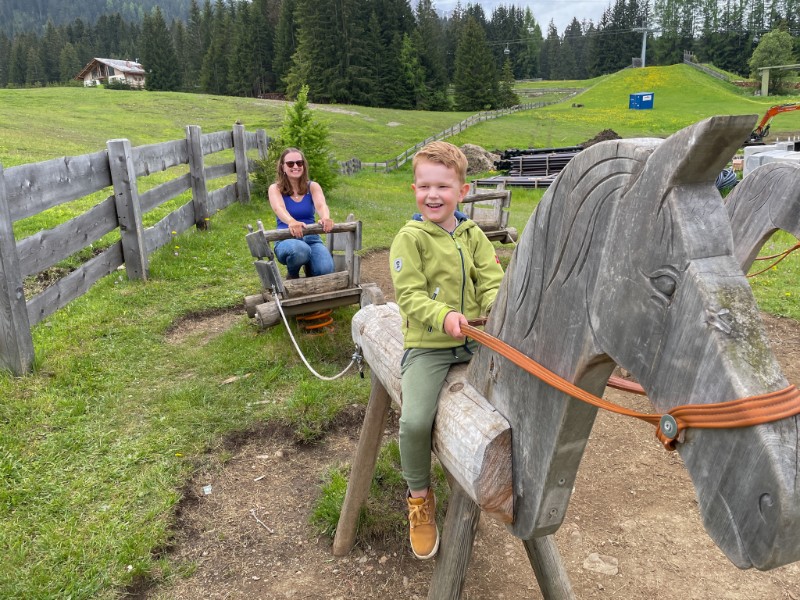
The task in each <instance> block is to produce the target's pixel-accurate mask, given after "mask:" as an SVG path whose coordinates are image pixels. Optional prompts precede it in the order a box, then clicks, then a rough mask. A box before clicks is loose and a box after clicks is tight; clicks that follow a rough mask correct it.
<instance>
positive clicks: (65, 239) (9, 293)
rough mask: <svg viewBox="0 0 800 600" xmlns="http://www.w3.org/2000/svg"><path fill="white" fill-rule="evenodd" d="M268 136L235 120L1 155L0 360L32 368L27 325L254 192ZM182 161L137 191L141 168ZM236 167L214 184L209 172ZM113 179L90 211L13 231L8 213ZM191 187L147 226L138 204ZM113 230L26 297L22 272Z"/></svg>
mask: <svg viewBox="0 0 800 600" xmlns="http://www.w3.org/2000/svg"><path fill="white" fill-rule="evenodd" d="M268 144H269V138H267V135H266V133H265V131H264V130H263V129H259V130H257V131H256V132H255V133H252V132H247V131H245V128H244V126H243V125H240V124H236V125H234V126H233V129H232V131H218V132H215V133H208V134H203V133H202V132H201V130H200V127H197V126H195V125H190V126H188V127H187V128H186V138H185V139H182V140H173V141H169V142H164V143H160V144H151V145H146V146H138V147H131V145H130V142H129V141H128V140H125V139H119V140H110V141H109V142H108V143H107V145H106V149H105V150H101V151H99V152H94V153H91V154H84V155H81V156H68V157H62V158H57V159H53V160H48V161H44V162H39V163H32V164H27V165H20V166H16V167H10V168H8V169H5V170H4V169H3V166H2V165H0V368H5V369H8V370H10V371H11V372H13V373H14V374H17V375H20V374H23V373H26V372H28V371H30V369H31V366H32V365H33V359H34V349H33V340H32V336H31V327H32V326H33V325H35V324H36V323H38V322H39V321H41V320H42V319H44V318H45V317H47V316H48V315H50V314H52V313H53V312H55V311H56V310H58V309H59V308H62V307H63V306H65V305H66V304H67V303H69V302H70V301H72V300H74V299H75V298H77V297H79V296H81V295H82V294H84V293H86V292H87V291H88V290H89V288H91V286H92V285H93V284H94V283H95V282H96V281H97V280H99V279H100V278H102V277H104V276H105V275H108V274H110V273H112V272H114V271H115V270H116V269H118V268H119V267H121V266H123V265H124V266H125V270H126V273H127V276H128V277H129V278H130V279H144V280H146V279H147V277H148V270H149V265H148V256H149V255H150V254H152V253H153V252H154V251H155V250H157V249H158V248H160V247H162V246H164V245H165V244H167V243H169V242H170V240H171V239H172V236H173V232H175V233H181V232H183V231H186V230H187V229H189V228H190V227H192V226H195V227H197V228H198V229H205V228H206V227H207V221H208V218H209V217H210V216H211V215H213V214H215V213H216V212H218V211H220V210H222V209H223V208H225V207H226V206H228V205H230V204H231V203H233V202H234V201H237V200H238V201H240V202H249V201H250V184H249V177H248V175H249V171H251V170H252V168H253V162H254V159H251V158H249V157H248V155H247V152H248V151H250V150H257V151H258V156H259V158H264V157H266V154H267V146H268ZM231 149H232V150H233V154H234V159H233V161H232V162H226V163H222V164H216V165H210V166H205V157H206V156H208V155H211V154H215V153H218V152H222V151H225V150H231ZM179 165H188V167H189V172H188V173H185V174H181V175H178V176H176V177H175V178H173V179H171V180H169V181H167V182H166V183H162V184H160V185H158V186H156V187H154V188H152V189H149V190H147V191H146V192H143V193H139V190H138V178H140V177H145V176H148V175H152V174H154V173H159V172H162V171H166V170H167V169H170V168H172V167H176V166H179ZM229 175H236V181H235V182H232V183H229V184H228V185H225V186H223V187H220V188H218V189H216V190H213V191H209V190H208V185H207V184H208V182H209V181H211V180H214V179H217V178H219V177H225V176H229ZM105 188H113V193H112V194H111V195H109V196H108V197H107V198H106V199H105V200H102V201H100V202H99V203H98V204H96V205H95V206H93V207H92V208H90V209H89V210H87V211H86V212H84V213H82V214H80V215H78V216H76V217H74V218H72V219H70V220H68V221H66V222H64V223H62V224H60V225H58V226H56V227H54V228H52V229H47V230H42V231H39V232H37V233H35V234H34V235H31V236H29V237H26V238H24V239H22V240H19V241H17V240H16V239H15V237H14V223H15V222H17V221H20V220H22V219H26V218H29V217H32V216H35V215H38V214H40V213H42V212H44V211H46V210H49V209H51V208H55V207H57V206H60V205H62V204H64V203H66V202H72V201H74V200H78V199H80V198H83V197H85V196H89V195H91V194H95V193H98V192H102V190H104V189H105ZM190 190H191V196H192V197H191V200H190V201H189V202H186V203H185V204H183V205H182V206H181V207H179V208H177V209H176V210H174V211H172V212H170V213H169V214H168V215H166V216H165V217H163V218H162V219H161V220H160V221H158V222H157V223H156V224H154V225H152V226H151V227H147V228H145V227H144V226H143V222H142V217H143V215H144V214H146V213H148V212H150V211H152V210H153V209H155V208H158V207H159V206H161V205H163V204H164V203H165V202H168V201H169V200H172V199H174V198H176V197H178V196H180V195H181V194H183V193H185V192H187V191H190ZM117 229H118V230H119V232H120V240H119V241H117V242H115V243H113V244H111V245H110V246H109V247H107V248H105V249H104V250H103V251H102V252H100V253H99V254H97V255H96V256H94V257H93V258H92V259H90V260H88V261H87V262H85V263H83V264H82V265H81V266H80V267H79V268H77V269H75V270H74V271H72V272H71V273H69V274H68V275H66V276H65V277H62V278H61V279H59V280H58V281H57V282H55V283H54V284H53V285H51V286H49V287H47V288H46V289H45V290H43V291H42V292H40V293H38V294H36V295H35V296H33V297H32V298H30V299H27V300H26V298H25V291H24V287H23V282H24V280H25V278H26V277H29V276H31V275H36V274H38V273H41V272H42V271H45V270H47V269H49V268H51V267H52V266H54V265H56V264H57V263H58V262H60V261H62V260H64V259H66V258H68V257H69V256H72V255H73V254H75V253H76V252H79V251H80V250H83V249H84V248H88V247H91V246H92V245H93V244H94V243H95V242H97V241H98V240H100V239H101V238H102V237H103V236H105V235H107V234H109V233H111V232H112V231H114V230H117Z"/></svg>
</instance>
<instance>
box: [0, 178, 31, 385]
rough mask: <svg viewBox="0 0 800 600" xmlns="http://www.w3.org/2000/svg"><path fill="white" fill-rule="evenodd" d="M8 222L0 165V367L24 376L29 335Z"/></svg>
mask: <svg viewBox="0 0 800 600" xmlns="http://www.w3.org/2000/svg"><path fill="white" fill-rule="evenodd" d="M12 225H13V223H12V222H11V209H10V208H9V206H8V193H7V192H6V182H5V176H4V175H3V165H2V164H0V368H2V369H8V370H9V371H11V372H12V373H13V374H14V375H24V374H25V373H28V372H30V370H31V368H32V367H33V338H32V337H31V325H30V321H29V320H28V307H27V304H26V303H25V290H24V289H23V287H22V271H21V270H20V267H19V256H18V255H17V242H16V240H15V239H14V228H13V226H12Z"/></svg>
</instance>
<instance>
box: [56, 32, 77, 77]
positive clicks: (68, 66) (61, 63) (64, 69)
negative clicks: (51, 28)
mask: <svg viewBox="0 0 800 600" xmlns="http://www.w3.org/2000/svg"><path fill="white" fill-rule="evenodd" d="M82 68H83V65H82V64H81V61H80V60H79V59H78V53H77V52H76V51H75V46H73V45H72V44H70V43H69V42H67V43H66V44H64V47H63V48H62V49H61V52H60V53H59V55H58V70H59V81H61V82H62V83H66V82H67V81H71V80H72V79H75V76H76V75H77V74H78V73H80V71H81V69H82Z"/></svg>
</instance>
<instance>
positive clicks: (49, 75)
mask: <svg viewBox="0 0 800 600" xmlns="http://www.w3.org/2000/svg"><path fill="white" fill-rule="evenodd" d="M63 46H64V39H63V35H62V33H61V31H60V30H58V29H57V28H56V26H55V25H53V22H52V21H47V26H46V27H45V30H44V37H43V38H42V56H41V62H42V67H43V68H44V78H45V80H46V81H47V82H51V81H58V80H59V70H58V56H59V53H60V52H61V48H62V47H63Z"/></svg>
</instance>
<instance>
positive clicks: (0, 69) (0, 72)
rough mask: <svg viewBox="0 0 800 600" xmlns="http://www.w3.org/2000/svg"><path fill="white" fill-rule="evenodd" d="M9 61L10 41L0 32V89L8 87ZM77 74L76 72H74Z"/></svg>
mask: <svg viewBox="0 0 800 600" xmlns="http://www.w3.org/2000/svg"><path fill="white" fill-rule="evenodd" d="M10 61H11V40H9V39H8V36H7V35H6V34H5V33H3V32H0V88H4V87H6V86H7V85H8V66H9V62H10ZM75 72H76V73H77V71H75Z"/></svg>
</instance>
